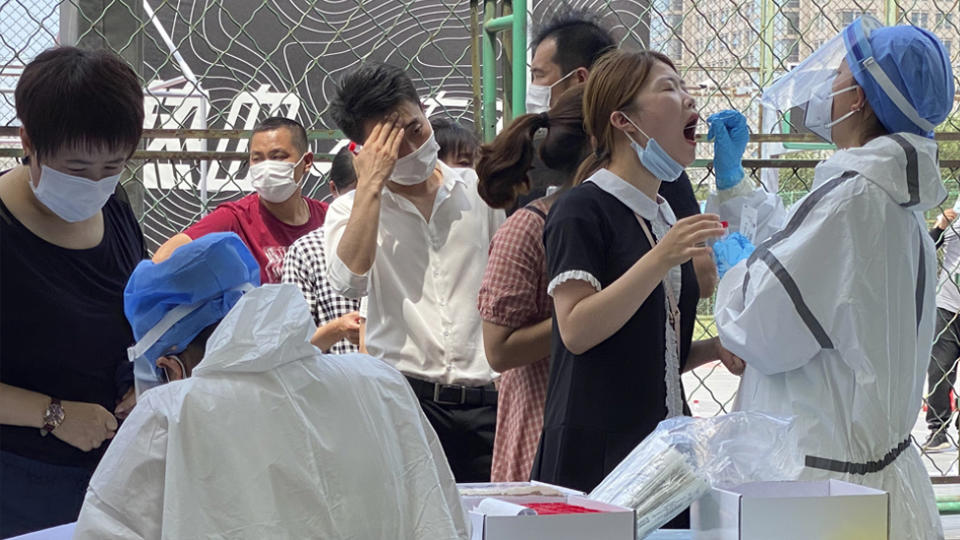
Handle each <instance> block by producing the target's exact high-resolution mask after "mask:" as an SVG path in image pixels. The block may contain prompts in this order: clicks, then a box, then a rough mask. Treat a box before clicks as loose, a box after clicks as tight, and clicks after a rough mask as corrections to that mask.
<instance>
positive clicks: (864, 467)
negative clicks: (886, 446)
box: [805, 437, 910, 474]
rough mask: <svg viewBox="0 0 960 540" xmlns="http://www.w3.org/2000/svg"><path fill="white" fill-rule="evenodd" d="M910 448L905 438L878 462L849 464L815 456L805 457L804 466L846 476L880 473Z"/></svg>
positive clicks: (908, 439) (908, 438)
mask: <svg viewBox="0 0 960 540" xmlns="http://www.w3.org/2000/svg"><path fill="white" fill-rule="evenodd" d="M909 447H910V437H907V438H906V439H904V440H903V442H901V443H900V444H898V445H897V446H896V447H894V448H892V449H891V450H890V451H889V452H887V453H886V455H884V456H883V459H881V460H879V461H868V462H866V463H851V462H849V461H837V460H835V459H827V458H822V457H816V456H807V459H806V463H805V464H806V466H807V467H810V468H813V469H822V470H824V471H833V472H838V473H848V474H869V473H875V472H880V471H882V470H883V469H885V468H886V467H887V465H889V464H891V463H893V460H895V459H897V456H899V455H900V454H902V453H903V451H904V450H906V449H907V448H909Z"/></svg>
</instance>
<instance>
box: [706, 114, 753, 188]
mask: <svg viewBox="0 0 960 540" xmlns="http://www.w3.org/2000/svg"><path fill="white" fill-rule="evenodd" d="M707 123H709V124H710V131H708V132H707V140H708V141H713V171H714V174H716V176H717V189H730V188H732V187H733V186H735V185H737V184H739V183H740V180H743V177H744V172H743V166H742V164H741V162H742V160H743V152H744V151H745V150H746V149H747V141H748V140H749V139H750V129H749V128H747V119H746V118H745V117H744V116H743V115H742V114H740V113H739V112H738V111H733V110H726V111H720V112H718V113H715V114H711V115H710V117H709V118H707Z"/></svg>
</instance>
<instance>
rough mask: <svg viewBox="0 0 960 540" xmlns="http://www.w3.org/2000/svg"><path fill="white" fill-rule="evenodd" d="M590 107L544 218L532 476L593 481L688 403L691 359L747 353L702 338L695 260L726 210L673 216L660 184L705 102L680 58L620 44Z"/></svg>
mask: <svg viewBox="0 0 960 540" xmlns="http://www.w3.org/2000/svg"><path fill="white" fill-rule="evenodd" d="M583 107H584V128H585V130H586V133H587V135H589V136H590V138H591V139H592V140H593V141H594V145H593V152H592V153H591V155H590V156H589V157H588V158H587V159H586V161H585V162H584V163H583V164H582V165H581V167H580V170H579V171H578V173H577V177H578V178H579V179H582V180H583V182H582V183H581V184H580V185H578V186H577V187H575V188H572V189H571V190H570V191H569V192H568V193H567V194H566V195H564V196H563V197H561V198H560V199H559V200H558V201H557V202H556V203H555V205H554V207H553V209H552V211H551V212H550V214H549V216H548V218H547V223H546V227H545V231H544V241H545V245H546V252H547V273H548V283H549V285H548V287H547V291H548V293H549V294H550V295H551V296H553V301H554V325H553V340H552V350H551V369H550V381H549V386H548V390H547V400H546V407H545V413H544V427H543V433H542V437H541V440H540V446H539V448H538V452H537V457H536V459H535V462H534V466H533V473H532V476H533V478H534V479H537V480H541V481H546V482H550V483H554V484H558V485H562V486H567V487H571V488H575V489H580V490H584V491H590V490H592V489H593V488H594V487H595V486H596V485H597V484H598V483H599V482H600V481H601V480H602V479H603V478H604V477H605V476H606V475H607V474H608V473H609V472H610V471H611V470H613V468H614V467H615V466H616V465H617V464H618V463H619V462H620V461H621V460H622V459H623V458H624V457H626V456H627V454H628V453H629V452H630V451H631V450H632V449H633V448H634V447H635V446H636V445H637V444H638V443H639V442H640V441H642V440H643V438H644V437H646V436H647V435H648V434H649V433H650V432H651V431H653V429H654V428H655V427H656V425H657V424H658V423H659V422H660V421H661V420H664V419H666V418H670V417H673V416H678V415H682V414H689V409H688V407H687V405H686V403H685V398H684V393H683V387H682V385H681V382H680V374H681V373H682V372H684V371H687V370H690V369H693V368H695V367H697V366H700V365H702V364H704V363H707V362H710V361H714V360H717V359H721V360H723V361H724V363H726V364H727V366H728V368H730V369H731V371H734V372H735V373H738V372H739V371H741V370H742V369H743V365H742V363H740V362H739V360H738V359H736V358H735V357H733V356H731V355H729V354H728V353H726V352H725V351H724V350H723V349H722V348H720V347H719V342H718V341H716V340H706V341H698V342H693V327H694V319H695V317H696V306H697V300H698V298H699V287H698V285H697V280H696V277H695V275H694V270H693V265H692V264H691V262H690V260H691V258H692V257H694V256H697V255H702V254H708V253H710V251H709V250H710V248H709V247H707V246H706V244H705V242H706V241H707V240H709V239H711V238H717V237H720V236H721V235H722V234H723V226H722V224H721V223H720V221H719V218H718V217H717V216H716V215H712V214H704V215H696V216H692V217H689V218H685V219H681V220H676V218H675V216H674V213H673V211H672V210H671V208H670V205H669V204H668V203H667V202H666V201H665V200H664V199H663V198H662V197H660V196H659V195H658V194H657V191H658V189H659V187H660V184H661V182H672V181H675V180H676V179H677V178H678V177H679V176H680V174H681V173H682V172H683V168H684V167H685V166H688V165H690V164H691V163H692V162H693V160H694V157H695V152H696V141H695V133H696V127H697V124H698V122H699V116H698V114H697V111H696V102H695V101H694V99H693V98H692V97H691V96H690V94H688V93H687V92H686V90H685V88H684V85H683V81H682V80H681V79H680V76H679V75H678V73H677V70H676V68H675V67H674V65H673V63H672V62H671V61H670V59H669V58H667V57H666V56H663V55H661V54H659V53H655V52H651V51H643V52H622V51H614V52H611V53H609V54H608V55H607V56H605V57H604V58H603V59H601V60H600V61H599V62H598V63H597V65H596V66H595V67H594V70H593V71H592V72H591V75H590V78H589V80H588V81H587V83H586V88H585V90H584V101H583ZM721 355H724V356H723V357H721ZM673 525H674V526H680V525H682V519H681V520H680V521H678V522H675V523H674V524H673Z"/></svg>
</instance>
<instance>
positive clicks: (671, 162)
mask: <svg viewBox="0 0 960 540" xmlns="http://www.w3.org/2000/svg"><path fill="white" fill-rule="evenodd" d="M620 114H622V115H623V117H624V118H626V119H627V122H630V125H632V126H633V127H635V128H637V131H639V132H640V133H642V134H643V136H644V137H646V138H647V147H646V148H644V147H642V146H640V143H638V142H637V141H635V140H633V137H630V135H629V134H628V135H627V137H628V138H629V139H630V146H632V147H633V149H634V150H635V151H636V152H637V157H639V158H640V163H641V164H642V165H643V166H644V167H646V169H647V170H648V171H650V173H651V174H653V175H654V176H656V177H657V178H659V179H660V181H662V182H674V181H676V180H677V178H680V175H681V174H683V165H681V164H679V163H677V161H676V160H675V159H673V158H672V157H670V154H668V153H667V151H666V150H664V149H663V147H662V146H660V144H659V143H657V141H656V139H654V138H652V137H650V136H649V135H647V134H646V133H644V131H643V130H642V129H640V126H638V125H637V124H635V123H634V122H633V120H631V119H630V117H629V116H627V113H625V112H623V111H621V112H620Z"/></svg>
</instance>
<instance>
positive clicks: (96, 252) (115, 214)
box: [0, 195, 145, 470]
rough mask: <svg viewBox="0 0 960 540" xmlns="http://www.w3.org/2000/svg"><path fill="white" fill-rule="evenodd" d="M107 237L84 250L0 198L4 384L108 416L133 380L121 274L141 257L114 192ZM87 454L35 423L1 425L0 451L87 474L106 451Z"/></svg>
mask: <svg viewBox="0 0 960 540" xmlns="http://www.w3.org/2000/svg"><path fill="white" fill-rule="evenodd" d="M103 229H104V230H103V240H102V241H101V243H100V245H98V246H96V247H94V248H91V249H83V250H72V249H65V248H62V247H59V246H55V245H53V244H50V243H49V242H46V241H45V240H43V239H41V238H39V237H38V236H36V235H35V234H33V233H32V232H30V231H29V230H28V229H27V228H26V227H24V225H23V224H22V223H20V221H19V220H17V219H16V218H15V217H14V216H13V214H11V213H10V211H9V210H8V209H7V207H6V205H5V204H4V203H3V201H0V382H3V383H5V384H9V385H12V386H17V387H20V388H24V389H26V390H33V391H35V392H40V393H43V394H46V395H49V396H52V397H56V398H59V399H61V400H64V401H84V402H90V403H99V404H100V405H102V406H103V407H104V408H106V409H107V410H108V411H110V412H113V410H114V408H115V407H116V405H117V401H118V400H119V399H120V398H121V397H122V396H123V393H124V392H126V391H127V389H129V388H130V386H131V384H132V382H133V372H132V369H131V364H130V362H129V361H128V359H127V354H126V349H127V347H129V346H130V345H131V344H132V343H133V333H132V332H131V330H130V325H129V323H128V322H127V319H126V317H125V316H124V314H123V289H124V287H125V286H126V283H127V278H129V277H130V273H131V272H132V271H133V268H134V267H135V266H136V265H137V263H138V262H140V260H141V259H142V258H143V256H144V254H145V249H144V243H143V234H142V232H141V230H140V226H139V225H138V224H137V220H136V218H135V217H134V215H133V212H132V210H131V209H130V206H129V205H128V204H126V203H124V202H121V201H120V200H118V197H117V196H116V195H114V196H111V197H110V199H109V200H108V201H107V204H106V205H105V206H104V207H103ZM106 447H107V445H106V444H104V445H103V446H101V447H100V448H99V449H96V450H93V451H90V452H83V451H81V450H79V449H77V448H74V447H73V446H70V445H69V444H67V443H65V442H63V441H61V440H60V439H58V438H56V437H54V436H52V435H48V436H46V437H41V436H40V430H38V429H37V428H33V427H19V426H0V450H3V451H5V452H12V453H15V454H18V455H21V456H23V457H26V458H30V459H35V460H38V461H43V462H46V463H52V464H56V465H69V466H74V467H88V468H90V469H91V470H92V469H93V468H95V467H96V465H97V462H98V461H99V460H100V457H101V456H102V455H103V452H104V451H105V450H106Z"/></svg>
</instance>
